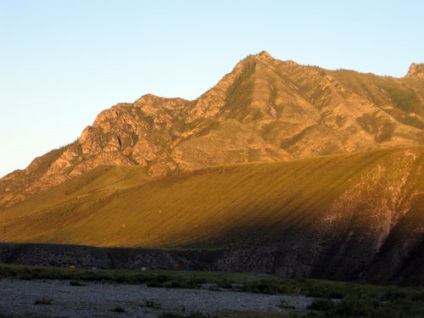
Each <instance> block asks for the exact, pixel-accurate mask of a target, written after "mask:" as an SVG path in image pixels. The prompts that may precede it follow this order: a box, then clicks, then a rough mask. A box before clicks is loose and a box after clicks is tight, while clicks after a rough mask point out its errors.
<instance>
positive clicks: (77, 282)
mask: <svg viewBox="0 0 424 318" xmlns="http://www.w3.org/2000/svg"><path fill="white" fill-rule="evenodd" d="M69 285H71V286H85V285H86V284H84V283H83V282H82V281H80V280H71V281H70V282H69Z"/></svg>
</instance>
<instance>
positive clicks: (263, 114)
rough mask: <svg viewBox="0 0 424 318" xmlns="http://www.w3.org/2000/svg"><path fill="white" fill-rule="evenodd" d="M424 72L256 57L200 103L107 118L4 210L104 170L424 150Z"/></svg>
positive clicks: (24, 182) (8, 186)
mask: <svg viewBox="0 0 424 318" xmlns="http://www.w3.org/2000/svg"><path fill="white" fill-rule="evenodd" d="M422 74H424V73H423V72H422V65H415V64H413V65H412V66H411V69H410V71H409V73H408V76H407V77H406V78H405V79H396V78H389V77H378V76H375V75H372V74H360V73H356V72H351V71H327V70H324V69H320V68H318V67H308V66H301V65H299V64H296V63H295V62H291V61H288V62H284V61H280V60H276V59H273V58H272V57H271V56H270V55H269V54H268V53H266V52H262V53H260V54H258V55H253V56H249V57H247V58H246V59H244V60H242V61H241V62H240V63H239V64H238V65H237V66H236V67H235V68H234V70H233V71H232V72H230V73H229V74H227V75H225V76H224V77H223V79H222V80H221V81H220V82H219V83H218V84H217V85H216V86H214V87H213V88H212V89H210V90H209V91H207V92H206V93H204V94H203V95H202V96H200V97H199V98H198V99H197V100H194V101H187V100H183V99H178V98H175V99H167V98H161V97H157V96H154V95H146V96H143V97H141V98H140V99H139V100H137V101H135V102H134V103H131V104H118V105H116V106H113V107H111V108H110V109H107V110H105V111H103V112H102V113H100V114H99V115H98V117H97V118H96V120H95V121H94V123H93V124H92V126H89V127H87V128H86V129H85V130H84V131H83V132H82V134H81V137H80V138H79V139H78V140H77V141H75V142H74V143H72V144H70V145H68V146H66V147H64V148H62V149H58V150H54V151H52V152H50V153H48V154H46V155H44V156H42V157H39V158H37V159H35V160H34V161H33V162H32V163H31V165H30V166H29V167H28V168H27V169H25V170H23V171H15V172H13V173H11V174H9V175H8V176H6V177H4V178H3V179H1V180H0V206H1V205H3V206H10V205H12V204H14V203H16V202H19V201H21V200H23V199H25V198H28V197H30V196H31V195H33V194H35V193H37V192H39V191H41V190H45V189H48V188H50V187H52V186H55V185H58V184H60V183H62V182H64V181H65V180H68V179H71V178H74V177H76V176H78V175H81V174H83V173H85V172H87V171H90V170H91V169H93V168H95V167H98V166H102V165H142V166H145V167H146V173H147V174H148V175H149V176H151V177H157V176H164V175H169V174H173V173H175V172H178V171H182V170H194V169H197V168H201V167H205V166H213V165H219V164H231V163H240V162H254V161H285V160H290V159H293V158H305V157H310V156H320V155H328V154H336V153H346V152H356V151H363V150H367V149H371V148H378V147H393V146H399V145H417V144H421V143H423V142H424V132H423V129H424V89H423V87H424V79H423V77H422ZM411 78H413V79H414V80H413V81H411Z"/></svg>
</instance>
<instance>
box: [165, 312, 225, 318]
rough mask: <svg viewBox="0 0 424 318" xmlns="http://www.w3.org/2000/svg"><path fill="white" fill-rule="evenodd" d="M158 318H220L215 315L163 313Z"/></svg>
mask: <svg viewBox="0 0 424 318" xmlns="http://www.w3.org/2000/svg"><path fill="white" fill-rule="evenodd" d="M158 318H218V317H217V316H215V315H212V316H211V315H210V314H203V313H201V312H192V313H189V314H180V313H175V312H163V313H161V314H160V315H159V316H158Z"/></svg>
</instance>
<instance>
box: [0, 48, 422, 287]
mask: <svg viewBox="0 0 424 318" xmlns="http://www.w3.org/2000/svg"><path fill="white" fill-rule="evenodd" d="M421 145H424V65H423V64H412V65H411V67H410V69H409V72H408V73H407V75H406V76H405V77H403V78H393V77H382V76H377V75H374V74H363V73H358V72H355V71H349V70H335V71H330V70H325V69H322V68H319V67H316V66H302V65H299V64H297V63H295V62H292V61H280V60H277V59H274V58H272V57H271V56H270V55H269V54H268V53H267V52H261V53H260V54H257V55H252V56H248V57H247V58H245V59H243V60H242V61H240V62H239V63H238V64H237V65H236V67H235V68H234V69H233V70H232V71H231V72H230V73H228V74H227V75H225V76H224V77H223V78H222V79H221V80H220V81H219V82H218V83H217V84H216V85H215V86H214V87H212V88H211V89H210V90H208V91H207V92H205V93H204V94H203V95H201V96H200V97H199V98H198V99H196V100H192V101H188V100H184V99H179V98H161V97H157V96H154V95H145V96H143V97H141V98H140V99H138V100H136V101H135V102H134V103H126V104H118V105H115V106H113V107H111V108H109V109H107V110H105V111H103V112H102V113H100V114H99V115H98V116H97V118H96V119H95V121H94V123H93V124H92V125H91V126H88V127H87V128H86V129H85V130H84V131H83V132H82V134H81V136H80V138H79V139H78V140H76V141H75V142H73V143H71V144H69V145H67V146H65V147H62V148H60V149H56V150H53V151H51V152H49V153H47V154H45V155H44V156H41V157H39V158H36V159H35V160H34V161H33V162H32V163H31V164H30V165H29V166H28V167H27V168H26V169H25V170H22V171H15V172H12V173H10V174H9V175H7V176H5V177H4V178H2V179H0V223H1V224H2V225H3V227H4V228H3V233H2V234H3V235H1V234H0V240H1V241H3V242H16V243H23V242H26V243H60V244H82V245H92V246H103V247H111V246H114V247H115V246H121V247H147V248H183V249H187V248H189V249H199V248H201V249H207V250H211V249H212V250H216V249H223V250H226V251H227V250H228V251H229V252H228V253H229V254H228V255H227V256H228V257H226V258H225V259H226V261H225V262H227V263H228V266H227V267H225V266H224V267H225V268H226V269H228V270H249V268H250V269H252V268H253V269H255V268H257V267H255V266H257V264H256V263H255V264H256V265H255V264H252V265H251V267H247V268H246V266H247V265H246V264H249V261H250V262H252V255H254V256H255V257H253V259H254V260H255V261H254V262H258V259H259V260H260V259H264V260H267V261H268V262H269V263H270V264H272V265H271V266H269V267H267V269H266V271H268V272H273V273H276V274H278V275H280V276H282V277H298V276H302V277H326V278H331V279H365V280H367V281H378V282H396V283H402V282H407V283H408V282H415V283H416V282H418V283H420V284H424V276H423V275H422V274H421V273H420V270H419V268H421V266H422V265H424V254H423V252H422V251H423V250H424V214H423V212H424V211H423V208H422V206H423V204H422V203H424V202H423V198H424V197H423V194H424V183H423V182H424V179H423V172H422V168H423V154H424V147H423V146H421ZM243 264H244V265H243ZM259 267H260V266H259ZM259 267H258V268H259Z"/></svg>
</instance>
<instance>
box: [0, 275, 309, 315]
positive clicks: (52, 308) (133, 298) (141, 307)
mask: <svg viewBox="0 0 424 318" xmlns="http://www.w3.org/2000/svg"><path fill="white" fill-rule="evenodd" d="M84 284H85V285H84V286H72V285H71V284H70V283H69V281H66V280H18V279H3V280H0V314H32V315H40V316H43V317H46V316H47V317H117V316H119V317H124V316H127V317H149V318H150V317H151V318H154V317H157V316H158V315H159V314H160V313H161V312H164V311H169V312H176V313H180V314H189V313H192V312H202V313H210V314H213V313H214V312H218V311H267V312H284V311H287V310H288V309H285V308H281V307H282V306H281V304H284V305H285V306H290V307H293V308H295V309H296V310H304V309H305V308H306V307H307V306H308V305H309V304H310V303H311V302H312V301H313V298H309V297H304V296H293V295H261V294H252V293H244V292H234V291H210V290H204V289H175V288H173V289H167V288H156V287H147V286H146V285H127V284H108V283H84ZM36 303H39V304H36ZM40 303H41V304H40ZM146 304H148V307H146V306H145V305H146ZM155 305H158V306H155ZM159 306H160V308H152V307H159ZM286 308H287V307H286ZM121 309H123V310H121ZM119 311H125V312H119Z"/></svg>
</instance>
